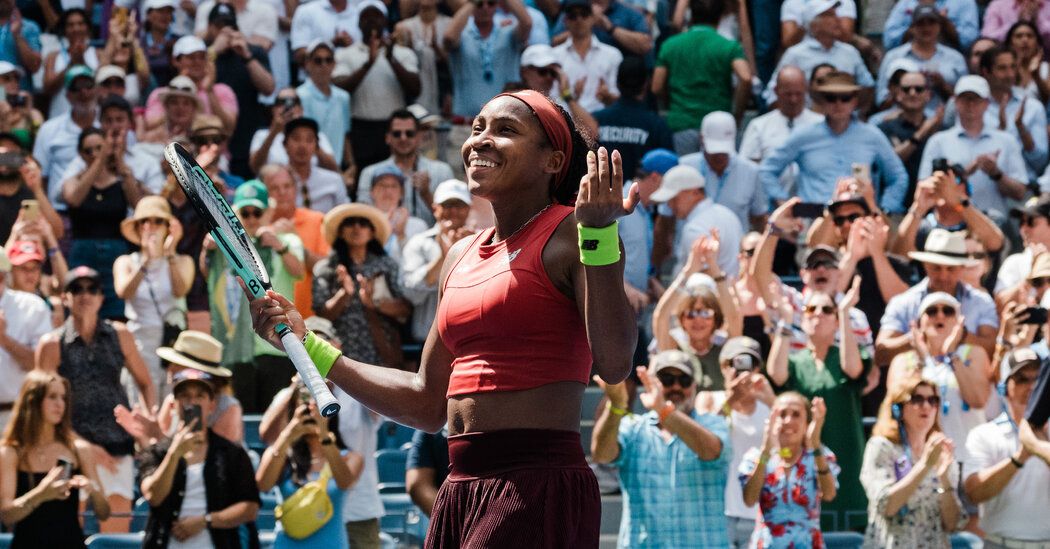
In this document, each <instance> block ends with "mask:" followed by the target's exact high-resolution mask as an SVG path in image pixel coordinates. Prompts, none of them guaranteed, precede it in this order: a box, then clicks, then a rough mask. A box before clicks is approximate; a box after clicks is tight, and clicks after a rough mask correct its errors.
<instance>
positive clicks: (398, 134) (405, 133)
mask: <svg viewBox="0 0 1050 549" xmlns="http://www.w3.org/2000/svg"><path fill="white" fill-rule="evenodd" d="M415 136H416V130H390V137H393V138H394V139H401V138H402V137H403V138H405V139H412V138H413V137H415Z"/></svg>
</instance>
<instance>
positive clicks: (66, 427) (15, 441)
mask: <svg viewBox="0 0 1050 549" xmlns="http://www.w3.org/2000/svg"><path fill="white" fill-rule="evenodd" d="M55 381H58V382H60V383H62V386H63V387H65V388H66V397H65V401H66V409H65V411H64V412H63V413H62V421H59V422H58V425H55V440H57V441H58V442H60V443H62V444H64V445H65V446H66V447H67V448H69V450H70V451H73V449H74V448H73V438H74V436H73V424H72V420H71V419H70V416H71V415H72V403H71V402H70V399H71V396H72V395H71V394H70V386H69V380H68V379H66V378H64V377H62V376H60V375H58V374H55V373H49V372H44V371H41V370H32V371H30V372H29V373H27V374H26V378H25V381H24V382H23V383H22V390H21V392H19V393H18V399H17V400H16V401H15V407H14V410H13V411H12V413H11V421H9V422H8V424H7V429H5V430H4V438H3V440H0V445H3V446H10V447H12V448H15V449H17V450H18V451H19V460H22V459H24V457H25V454H24V450H26V449H28V448H31V447H33V446H35V445H36V444H37V443H38V442H40V432H41V431H42V429H41V427H42V426H43V423H44V399H45V398H47V391H48V388H49V387H50V386H51V383H53V382H55Z"/></svg>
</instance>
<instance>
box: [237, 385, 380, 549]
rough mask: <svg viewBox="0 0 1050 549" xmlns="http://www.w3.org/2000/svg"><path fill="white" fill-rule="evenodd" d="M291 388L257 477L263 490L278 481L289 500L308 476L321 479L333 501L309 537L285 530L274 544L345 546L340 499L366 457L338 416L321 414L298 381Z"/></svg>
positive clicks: (352, 481) (282, 545) (354, 480)
mask: <svg viewBox="0 0 1050 549" xmlns="http://www.w3.org/2000/svg"><path fill="white" fill-rule="evenodd" d="M329 383H331V382H329ZM295 392H296V393H297V394H296V395H295V396H294V397H293V398H292V399H290V400H289V404H294V407H293V406H291V405H290V406H288V408H287V412H286V413H287V414H288V416H289V417H290V418H291V419H290V420H289V421H288V424H287V425H286V426H285V427H284V430H282V431H281V434H280V435H278V437H277V441H276V442H275V443H274V444H273V445H272V446H270V448H268V449H267V451H266V452H264V453H263V456H262V459H261V461H260V462H259V470H258V471H256V473H255V481H256V483H258V485H259V490H260V491H262V492H268V491H270V490H271V489H273V487H274V486H277V487H278V488H279V489H280V491H281V495H283V496H284V498H285V500H287V499H288V498H290V497H292V495H293V494H295V493H296V492H297V491H298V490H299V489H301V488H302V486H303V485H304V484H306V483H307V482H312V481H316V480H318V479H320V480H321V481H322V483H323V484H324V490H325V493H326V495H327V496H328V499H329V500H330V501H331V502H332V515H331V516H330V517H329V518H328V520H327V521H325V522H324V524H322V525H320V527H319V528H317V530H316V531H315V532H313V533H312V534H310V536H309V537H305V538H292V537H291V536H289V535H288V534H287V533H285V532H284V531H283V530H282V531H280V532H278V533H277V539H276V540H275V541H274V546H275V547H348V546H349V545H348V544H349V541H348V539H347V535H346V529H345V528H344V526H343V521H342V517H343V504H344V502H345V497H346V491H347V489H348V488H350V487H351V486H353V484H354V483H356V482H357V479H358V478H359V477H360V476H361V472H362V470H363V469H364V459H363V458H362V457H361V454H359V453H357V452H353V451H351V450H349V449H348V448H347V446H346V443H345V442H343V438H342V437H341V436H339V416H334V417H332V418H326V417H322V416H321V414H320V413H318V411H317V403H316V402H314V400H313V398H312V397H311V396H310V393H309V392H307V390H306V387H305V386H303V385H302V384H300V385H299V386H297V387H296V391H295Z"/></svg>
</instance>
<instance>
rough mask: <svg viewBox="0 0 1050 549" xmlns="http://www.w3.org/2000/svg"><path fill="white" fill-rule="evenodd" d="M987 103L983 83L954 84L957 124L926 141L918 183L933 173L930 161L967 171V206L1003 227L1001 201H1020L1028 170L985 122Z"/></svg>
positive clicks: (1009, 141)
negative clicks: (941, 160)
mask: <svg viewBox="0 0 1050 549" xmlns="http://www.w3.org/2000/svg"><path fill="white" fill-rule="evenodd" d="M990 100H991V90H990V89H989V87H988V82H987V81H986V80H985V79H984V78H981V77H980V76H973V75H969V76H964V77H962V78H960V79H959V81H958V82H957V83H956V84H955V108H956V110H957V111H958V121H957V122H956V125H955V127H953V128H949V129H947V130H944V131H941V132H938V133H935V134H934V135H933V136H932V137H930V139H929V141H927V142H926V147H925V149H923V151H922V160H921V161H920V163H919V178H920V179H925V178H927V177H929V176H930V174H932V173H933V160H934V159H935V158H944V159H946V160H947V161H948V164H949V165H954V164H959V165H960V166H963V167H965V168H966V170H967V171H968V172H970V173H968V174H967V180H968V181H969V182H970V189H971V191H970V197H971V200H973V205H974V206H976V207H977V208H978V209H980V210H981V211H983V212H984V213H986V214H987V215H988V217H990V218H992V220H993V221H995V222H996V224H997V225H999V226H1000V227H1003V226H1004V225H1005V224H1006V222H1007V219H1006V215H1007V213H1008V212H1009V208H1008V207H1007V199H1014V200H1021V199H1022V198H1024V195H1025V192H1026V191H1027V186H1026V183H1027V181H1028V171H1027V169H1026V167H1025V161H1024V158H1023V157H1022V154H1021V148H1020V147H1019V146H1018V144H1017V139H1015V138H1014V137H1013V136H1011V135H1010V134H1008V133H1006V132H1003V131H1000V130H998V129H995V127H996V126H993V125H991V124H988V123H987V116H986V111H988V106H989V104H990ZM1043 133H1044V134H1045V133H1046V132H1043Z"/></svg>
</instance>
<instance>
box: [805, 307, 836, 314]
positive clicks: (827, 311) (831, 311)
mask: <svg viewBox="0 0 1050 549" xmlns="http://www.w3.org/2000/svg"><path fill="white" fill-rule="evenodd" d="M818 311H819V312H820V313H821V314H825V315H830V314H835V307H832V306H831V305H806V307H805V308H804V309H802V312H804V313H806V314H807V315H816V314H817V312H818Z"/></svg>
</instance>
